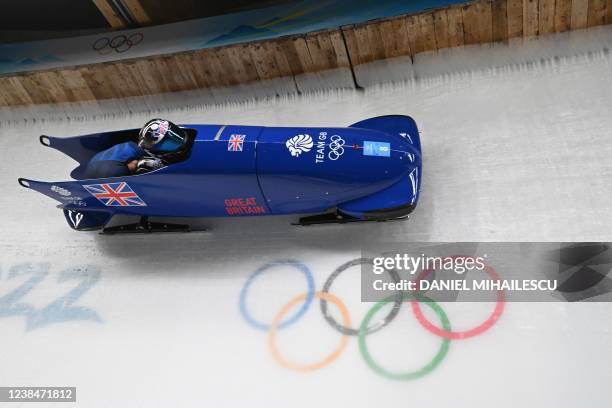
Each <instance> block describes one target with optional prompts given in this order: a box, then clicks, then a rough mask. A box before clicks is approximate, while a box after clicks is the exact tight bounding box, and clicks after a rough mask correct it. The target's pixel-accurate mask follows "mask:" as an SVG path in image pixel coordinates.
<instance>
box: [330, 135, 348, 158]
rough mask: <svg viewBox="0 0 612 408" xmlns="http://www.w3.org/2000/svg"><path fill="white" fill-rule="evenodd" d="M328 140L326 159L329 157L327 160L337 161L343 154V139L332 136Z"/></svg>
mask: <svg viewBox="0 0 612 408" xmlns="http://www.w3.org/2000/svg"><path fill="white" fill-rule="evenodd" d="M330 140H331V143H330V144H329V153H328V154H327V157H329V160H338V159H339V158H340V156H342V155H343V154H344V143H345V142H344V139H343V138H342V137H340V136H339V135H333V136H332V137H330Z"/></svg>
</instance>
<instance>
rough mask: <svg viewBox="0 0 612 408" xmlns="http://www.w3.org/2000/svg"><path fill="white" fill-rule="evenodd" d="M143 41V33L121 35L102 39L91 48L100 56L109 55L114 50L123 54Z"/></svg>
mask: <svg viewBox="0 0 612 408" xmlns="http://www.w3.org/2000/svg"><path fill="white" fill-rule="evenodd" d="M143 39H144V34H143V33H134V34H132V35H130V36H126V35H125V34H119V35H116V36H114V37H113V38H109V37H101V38H98V39H97V40H96V41H94V43H93V44H92V46H91V48H92V49H93V50H94V51H96V52H97V53H98V54H100V55H106V54H109V53H111V52H112V51H113V50H114V51H115V52H118V53H122V52H126V51H127V50H129V49H130V48H132V46H134V45H138V44H140V43H141V42H142V40H143Z"/></svg>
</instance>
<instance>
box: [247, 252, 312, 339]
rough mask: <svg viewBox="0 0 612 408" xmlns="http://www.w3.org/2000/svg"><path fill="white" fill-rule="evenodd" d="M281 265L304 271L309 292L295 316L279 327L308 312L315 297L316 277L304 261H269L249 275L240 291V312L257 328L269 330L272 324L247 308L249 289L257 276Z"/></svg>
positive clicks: (294, 320) (280, 327) (291, 322)
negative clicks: (263, 320) (261, 320)
mask: <svg viewBox="0 0 612 408" xmlns="http://www.w3.org/2000/svg"><path fill="white" fill-rule="evenodd" d="M279 265H290V266H293V267H295V268H296V269H297V270H299V271H300V272H302V273H303V274H304V276H305V277H306V283H307V284H308V292H307V295H306V300H305V301H304V304H302V306H301V307H300V308H299V309H298V310H297V312H296V313H295V314H294V315H293V316H291V317H290V318H288V319H286V320H285V321H283V322H281V323H280V324H279V325H278V326H277V328H278V329H283V328H285V327H287V326H289V325H291V324H293V323H295V322H296V321H297V320H298V319H299V318H300V317H302V315H303V314H304V313H306V311H307V310H308V307H309V306H310V303H312V300H313V299H314V278H313V277H312V273H311V272H310V269H308V267H307V266H306V265H304V264H303V263H301V262H298V261H294V260H292V259H286V260H281V261H274V262H269V263H267V264H265V265H263V266H261V267H259V268H258V269H257V270H256V271H255V272H253V273H252V274H251V276H249V278H248V279H247V281H246V282H245V284H244V286H243V287H242V290H241V291H240V314H242V317H243V318H244V319H245V320H246V321H247V323H249V324H250V325H251V326H253V327H255V328H256V329H260V330H264V331H267V330H269V329H270V325H269V324H264V323H261V322H258V321H257V320H255V319H254V318H253V317H252V316H251V315H250V313H249V312H248V310H247V306H246V296H247V291H248V290H249V288H250V286H251V284H252V283H253V281H254V280H255V278H257V277H258V276H259V275H261V274H262V273H264V272H265V271H266V270H268V269H270V268H271V267H273V266H279Z"/></svg>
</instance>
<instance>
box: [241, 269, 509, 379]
mask: <svg viewBox="0 0 612 408" xmlns="http://www.w3.org/2000/svg"><path fill="white" fill-rule="evenodd" d="M368 263H369V264H371V263H373V260H372V259H368V258H358V259H354V260H351V261H348V262H346V263H344V264H342V265H341V266H339V267H338V268H336V270H335V271H334V272H333V273H332V274H331V275H330V276H329V277H328V278H327V280H326V281H325V283H324V285H323V288H322V290H321V291H315V284H314V278H313V276H312V273H311V272H310V269H308V267H307V266H306V265H304V264H303V263H301V262H298V261H295V260H281V261H275V262H270V263H267V264H265V265H263V266H261V267H260V268H258V269H257V270H256V271H255V272H253V273H252V274H251V275H250V276H249V277H248V279H247V280H246V282H245V284H244V286H243V287H242V290H241V292H240V313H241V314H242V316H243V318H244V319H245V320H246V322H247V323H249V324H250V325H251V326H253V327H254V328H256V329H259V330H262V331H267V333H268V348H269V351H270V353H271V354H272V357H273V358H274V360H275V362H276V363H277V364H279V365H280V366H281V367H284V368H287V369H290V370H294V371H301V372H310V371H314V370H318V369H321V368H323V367H325V366H327V365H329V364H331V363H332V362H334V361H335V360H336V359H337V358H338V357H340V355H341V354H342V352H343V351H344V349H345V348H346V346H347V345H348V341H349V336H356V337H357V338H358V343H359V352H360V354H361V356H362V357H363V359H364V361H365V362H366V364H367V365H368V367H369V368H370V369H372V370H373V371H374V372H375V373H377V374H379V375H381V376H383V377H386V378H389V379H393V380H414V379H417V378H421V377H423V376H425V375H427V374H429V373H431V372H432V371H433V370H434V369H435V368H436V367H438V365H439V364H440V363H441V362H442V360H444V358H445V357H446V355H447V353H448V350H449V347H450V341H451V340H460V339H467V338H470V337H474V336H477V335H480V334H482V333H484V332H485V331H487V330H489V329H490V328H491V327H492V326H493V325H494V324H495V323H496V322H497V320H499V317H500V316H501V314H502V313H503V310H504V305H505V302H506V301H505V293H504V291H503V290H500V291H498V292H497V302H496V306H495V309H494V310H493V312H492V313H491V315H490V316H489V317H488V318H487V319H486V320H485V321H484V322H483V323H481V324H480V325H478V326H476V327H474V328H471V329H469V330H465V331H453V330H452V329H451V324H450V321H449V319H448V316H447V315H446V313H445V312H444V310H443V309H442V307H441V306H440V305H438V304H437V303H436V302H435V301H433V300H432V299H430V298H428V297H426V296H425V295H423V294H419V293H417V294H406V293H403V292H398V293H397V294H396V295H393V296H390V297H388V298H386V299H384V300H382V301H379V302H377V303H375V304H374V306H372V308H370V310H369V311H368V312H367V313H366V315H365V317H364V318H363V320H362V321H361V324H360V325H359V327H358V328H353V327H352V326H351V318H350V314H349V312H348V310H347V308H346V306H345V305H344V303H343V302H342V300H340V298H338V297H337V296H336V295H333V294H332V293H330V288H331V286H332V284H333V282H334V281H335V280H336V279H337V278H338V276H339V275H340V274H341V273H342V272H343V271H345V270H346V269H349V268H350V267H352V266H357V265H362V264H368ZM283 265H286V266H291V267H293V268H295V269H296V270H298V271H299V272H301V273H302V274H303V275H304V278H305V280H306V285H307V290H306V292H304V293H302V294H299V295H297V296H295V297H294V298H293V299H291V300H289V302H287V303H286V304H285V305H283V306H282V307H281V309H280V310H279V312H278V313H277V314H276V316H275V317H274V318H273V320H272V322H271V323H270V324H267V323H262V322H259V321H257V320H256V319H254V318H253V317H252V316H251V314H250V312H249V311H248V308H247V305H246V299H247V295H248V291H249V289H250V287H251V285H252V283H253V281H254V280H255V279H257V278H258V277H259V276H260V275H262V274H263V273H264V272H266V271H267V270H269V269H271V268H273V267H275V266H283ZM484 270H485V272H486V273H487V274H488V275H489V277H490V278H491V279H493V280H496V281H499V280H500V277H499V276H498V274H497V272H496V271H495V270H494V269H493V268H492V267H491V266H489V265H485V269H484ZM432 272H433V270H429V269H428V270H423V271H422V272H421V273H420V274H419V276H418V277H417V280H422V279H426V278H427V277H428V276H429V275H430V274H431V273H432ZM389 274H390V276H391V278H392V279H393V280H394V281H395V282H399V280H400V277H399V275H398V273H397V271H394V270H392V271H390V272H389ZM314 298H317V299H319V301H320V309H321V312H322V314H323V317H324V318H325V320H326V321H327V322H328V323H329V324H330V325H331V326H332V327H333V328H334V329H335V330H336V331H338V332H340V334H341V335H342V336H341V338H340V341H339V343H338V344H337V346H336V348H335V349H334V350H333V351H332V352H331V353H329V354H328V355H327V356H326V357H324V358H323V359H321V360H319V361H315V362H312V363H297V362H294V361H290V360H288V359H287V358H285V357H284V356H283V355H282V353H281V352H280V351H279V348H278V346H277V344H276V337H277V332H278V331H279V330H281V329H284V328H286V327H288V326H290V325H292V324H293V323H295V322H296V321H298V320H299V319H300V318H301V317H302V316H303V315H304V314H305V313H306V312H307V311H308V309H309V306H310V305H311V303H312V301H313V299H314ZM404 302H410V304H411V308H412V312H413V314H414V316H415V317H416V319H417V321H418V322H419V323H420V325H421V326H422V327H423V328H425V329H426V330H427V331H429V332H430V333H432V334H434V335H436V336H438V337H440V338H441V343H440V346H439V348H438V351H437V352H436V354H435V355H434V357H433V358H432V359H431V361H430V362H428V363H427V364H426V365H424V366H423V367H421V368H419V369H417V370H413V371H408V372H400V373H398V372H391V371H389V370H387V369H385V368H384V367H382V366H381V365H380V364H379V363H378V362H376V361H375V360H374V358H373V357H372V355H371V354H370V352H369V349H368V346H367V342H366V337H367V336H368V335H370V334H372V333H374V332H377V331H379V330H381V329H382V328H383V327H385V326H387V325H388V324H389V323H390V322H391V321H393V320H394V319H395V318H396V316H397V315H398V313H399V310H400V308H401V306H402V304H403V303H404ZM328 303H333V304H334V305H335V306H336V307H337V308H338V310H339V311H340V315H341V317H342V322H341V323H340V322H338V321H336V320H335V319H334V318H333V317H332V316H331V315H330V314H329V313H328ZM388 303H393V307H392V308H391V310H390V311H389V312H388V313H387V315H386V316H385V317H384V318H383V319H381V320H379V321H378V322H376V323H371V321H372V320H373V318H374V316H375V315H376V314H377V313H378V311H379V310H380V309H381V308H383V307H384V306H385V305H386V304H388ZM421 303H425V304H426V305H427V306H428V307H429V308H431V309H432V310H433V311H434V312H435V314H436V316H437V318H438V319H439V320H440V323H441V326H442V327H439V326H437V325H435V324H433V323H431V322H430V321H429V320H428V319H427V318H426V317H425V315H424V314H423V312H422V311H421V308H420V304H421ZM300 304H301V305H300ZM298 305H300V306H299V308H298V309H297V311H295V312H294V313H293V314H292V315H289V313H290V312H291V310H292V309H293V308H295V307H296V306H298ZM288 315H289V316H288Z"/></svg>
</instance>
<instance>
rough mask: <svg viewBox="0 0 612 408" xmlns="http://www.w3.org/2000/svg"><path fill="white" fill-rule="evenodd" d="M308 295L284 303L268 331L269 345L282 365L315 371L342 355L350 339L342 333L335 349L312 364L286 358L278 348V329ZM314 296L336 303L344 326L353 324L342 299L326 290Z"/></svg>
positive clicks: (275, 358)
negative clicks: (280, 323)
mask: <svg viewBox="0 0 612 408" xmlns="http://www.w3.org/2000/svg"><path fill="white" fill-rule="evenodd" d="M308 296H309V293H303V294H301V295H298V296H296V297H294V298H293V299H291V300H290V301H289V302H288V303H287V304H286V305H284V306H283V307H282V308H281V310H280V311H279V312H278V314H277V315H276V317H275V318H274V321H273V322H272V325H271V326H270V331H269V332H268V347H269V349H270V352H271V353H272V356H273V357H274V360H276V362H277V363H278V364H279V365H280V366H282V367H285V368H288V369H290V370H295V371H314V370H318V369H320V368H323V367H325V366H327V365H329V364H331V363H332V362H333V361H334V360H336V359H337V358H338V357H339V356H340V354H342V352H343V351H344V349H345V348H346V346H347V344H348V340H349V338H348V336H347V335H345V334H344V335H342V337H341V338H340V343H339V344H338V346H337V347H336V348H335V349H334V351H332V352H331V353H330V354H329V355H328V356H327V357H325V358H324V359H323V360H321V361H317V362H315V363H310V364H303V363H294V362H291V361H288V360H286V359H285V358H284V357H283V356H282V355H281V353H280V351H279V350H278V346H277V345H276V332H277V330H276V329H277V327H278V326H279V322H280V321H281V320H282V319H283V317H284V316H285V315H286V314H287V313H288V312H289V311H290V310H291V308H292V307H294V306H295V305H296V304H298V303H299V302H302V301H304V300H306V299H307V298H308ZM314 296H315V297H316V298H317V299H320V300H321V301H323V300H325V301H326V302H328V301H329V302H332V303H333V304H334V305H336V307H337V308H338V309H339V310H340V313H341V314H342V322H343V324H344V326H346V327H349V326H350V325H351V318H350V316H349V312H348V310H347V308H346V306H345V305H344V303H342V301H341V300H340V299H339V298H338V297H336V296H335V295H332V294H331V293H325V292H315V293H314Z"/></svg>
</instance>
